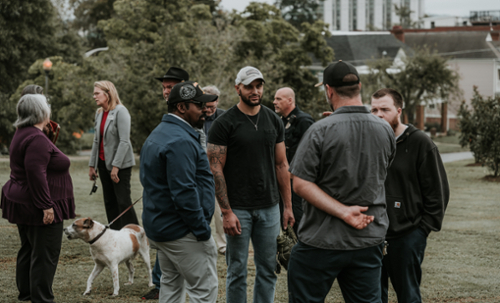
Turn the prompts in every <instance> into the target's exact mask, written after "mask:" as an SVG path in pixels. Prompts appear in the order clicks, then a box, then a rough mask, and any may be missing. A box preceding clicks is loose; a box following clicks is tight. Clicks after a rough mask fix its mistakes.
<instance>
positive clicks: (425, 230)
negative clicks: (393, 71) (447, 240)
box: [371, 88, 450, 303]
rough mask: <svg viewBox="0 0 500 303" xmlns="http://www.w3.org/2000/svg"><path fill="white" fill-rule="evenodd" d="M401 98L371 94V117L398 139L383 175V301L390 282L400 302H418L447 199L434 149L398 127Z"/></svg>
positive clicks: (386, 92) (425, 139) (414, 130)
mask: <svg viewBox="0 0 500 303" xmlns="http://www.w3.org/2000/svg"><path fill="white" fill-rule="evenodd" d="M402 109H403V97H402V96H401V94H400V93H399V92H397V91H395V90H394V89H391V88H383V89H380V90H378V91H377V92H375V93H374V94H373V95H372V109H371V112H372V114H374V115H376V116H378V117H380V118H382V119H384V120H386V121H387V122H389V124H390V125H391V127H392V129H393V130H394V135H395V136H396V150H397V152H396V157H395V158H394V161H393V162H392V165H391V167H389V169H388V171H387V178H386V179H385V196H386V203H387V215H388V216H389V229H388V230H387V234H386V237H385V238H386V240H387V242H388V243H389V247H388V248H387V255H385V256H384V258H383V260H382V281H381V285H382V302H383V303H387V301H388V296H387V290H388V286H389V282H388V279H389V278H390V280H391V283H392V286H393V287H394V290H395V291H396V295H397V297H398V302H422V298H421V295H420V281H421V279H422V268H421V265H422V262H423V260H424V253H425V247H426V245H427V236H428V235H429V233H430V232H431V231H439V230H440V229H441V225H442V222H443V218H444V212H445V210H446V206H447V205H448V201H449V198H450V189H449V186H448V179H447V177H446V171H445V169H444V166H443V162H442V161H441V156H440V155H439V151H438V148H437V147H436V145H435V144H434V142H432V140H431V139H430V138H429V137H428V136H427V135H426V134H424V133H423V132H422V131H420V130H418V129H417V128H415V127H414V126H413V125H411V124H408V125H405V124H403V123H401V112H402Z"/></svg>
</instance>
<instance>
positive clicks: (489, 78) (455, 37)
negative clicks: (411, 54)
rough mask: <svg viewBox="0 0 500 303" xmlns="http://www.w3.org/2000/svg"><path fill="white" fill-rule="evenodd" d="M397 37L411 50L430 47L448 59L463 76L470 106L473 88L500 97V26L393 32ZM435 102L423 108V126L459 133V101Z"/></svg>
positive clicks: (461, 85)
mask: <svg viewBox="0 0 500 303" xmlns="http://www.w3.org/2000/svg"><path fill="white" fill-rule="evenodd" d="M392 33H393V34H394V36H395V37H396V38H397V39H399V40H400V41H401V42H404V43H405V44H406V45H408V46H409V47H411V48H412V49H417V48H419V47H423V46H427V47H429V48H430V49H431V50H434V51H436V52H437V53H439V54H440V55H441V56H443V57H445V58H449V61H448V65H449V67H450V68H452V69H454V70H455V71H457V72H458V74H459V75H460V80H459V86H460V89H461V90H462V93H463V95H462V99H461V100H465V102H467V103H470V100H471V99H472V97H473V94H474V90H473V88H474V86H476V87H477V88H478V91H479V93H480V94H481V95H483V96H485V97H487V96H490V97H493V96H498V95H500V25H496V26H495V25H492V26H466V27H464V26H461V27H436V28H434V29H401V28H394V29H393V30H392ZM448 101H449V100H436V102H435V103H433V104H429V105H427V106H426V107H423V106H422V108H421V113H420V117H421V120H420V126H421V127H422V126H423V124H424V122H425V123H427V124H436V123H439V124H440V125H441V131H442V132H446V131H447V130H449V129H454V130H458V117H457V113H458V109H459V107H460V100H458V102H448Z"/></svg>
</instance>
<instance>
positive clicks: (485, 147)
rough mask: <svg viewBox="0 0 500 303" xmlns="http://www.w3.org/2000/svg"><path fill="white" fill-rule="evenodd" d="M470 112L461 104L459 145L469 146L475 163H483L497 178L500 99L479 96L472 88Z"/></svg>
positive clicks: (499, 161)
mask: <svg viewBox="0 0 500 303" xmlns="http://www.w3.org/2000/svg"><path fill="white" fill-rule="evenodd" d="M471 105H472V109H473V110H472V111H471V110H469V106H468V105H466V104H465V102H462V104H461V106H460V110H459V115H460V118H461V119H460V124H459V125H460V130H461V131H462V134H461V135H460V145H462V147H466V146H469V147H470V150H471V151H472V153H473V154H474V157H475V158H476V161H477V162H480V163H483V165H485V166H487V167H488V168H490V169H491V170H492V171H493V176H494V177H497V176H498V175H499V172H500V136H499V135H498V134H499V133H500V97H499V96H496V97H488V98H484V97H483V96H481V95H480V94H479V92H478V90H477V87H474V96H473V98H472V100H471Z"/></svg>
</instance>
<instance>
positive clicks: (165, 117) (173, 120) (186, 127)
mask: <svg viewBox="0 0 500 303" xmlns="http://www.w3.org/2000/svg"><path fill="white" fill-rule="evenodd" d="M161 122H166V123H173V124H175V125H178V126H180V127H181V128H182V129H184V130H185V131H187V132H188V134H190V135H191V136H192V137H193V138H195V139H196V141H198V142H199V141H200V134H199V133H197V132H196V131H195V130H194V128H193V127H191V126H190V125H189V124H188V123H186V122H184V121H181V120H179V119H178V118H177V117H172V115H168V114H165V115H163V118H162V119H161Z"/></svg>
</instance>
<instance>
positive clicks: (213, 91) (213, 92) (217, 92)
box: [201, 85, 220, 101]
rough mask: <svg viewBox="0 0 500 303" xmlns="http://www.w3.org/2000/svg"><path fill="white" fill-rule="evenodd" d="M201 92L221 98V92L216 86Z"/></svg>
mask: <svg viewBox="0 0 500 303" xmlns="http://www.w3.org/2000/svg"><path fill="white" fill-rule="evenodd" d="M201 90H202V91H204V92H206V93H207V94H210V95H217V96H220V90H219V89H218V88H217V87H216V86H215V85H209V86H205V87H204V88H202V89H201ZM218 100H219V99H217V100H215V101H218Z"/></svg>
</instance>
